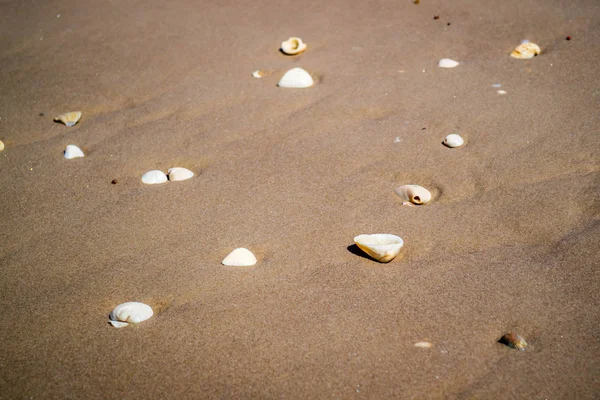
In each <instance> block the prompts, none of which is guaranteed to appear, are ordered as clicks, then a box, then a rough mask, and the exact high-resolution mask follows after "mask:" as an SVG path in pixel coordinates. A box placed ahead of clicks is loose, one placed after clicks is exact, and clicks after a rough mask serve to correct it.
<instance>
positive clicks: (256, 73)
mask: <svg viewBox="0 0 600 400" xmlns="http://www.w3.org/2000/svg"><path fill="white" fill-rule="evenodd" d="M252 76H253V77H255V78H262V77H263V76H264V74H263V72H262V71H260V70H256V71H254V72H253V73H252Z"/></svg>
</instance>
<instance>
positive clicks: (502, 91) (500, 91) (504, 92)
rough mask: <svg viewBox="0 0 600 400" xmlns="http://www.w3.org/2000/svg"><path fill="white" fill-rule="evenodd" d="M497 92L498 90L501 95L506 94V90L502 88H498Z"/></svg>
mask: <svg viewBox="0 0 600 400" xmlns="http://www.w3.org/2000/svg"><path fill="white" fill-rule="evenodd" d="M497 92H498V94H499V95H503V94H506V90H502V89H500V90H497Z"/></svg>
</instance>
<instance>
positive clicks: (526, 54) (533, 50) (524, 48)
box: [510, 42, 542, 60]
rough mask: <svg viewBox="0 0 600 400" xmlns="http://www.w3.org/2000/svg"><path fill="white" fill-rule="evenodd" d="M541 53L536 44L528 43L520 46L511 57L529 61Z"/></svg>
mask: <svg viewBox="0 0 600 400" xmlns="http://www.w3.org/2000/svg"><path fill="white" fill-rule="evenodd" d="M541 52H542V50H541V49H540V46H538V45H537V44H535V43H531V42H526V43H521V44H520V45H518V46H517V48H516V49H514V50H513V51H512V53H510V56H511V57H513V58H518V59H520V60H529V59H530V58H533V57H535V56H537V55H538V54H540V53H541Z"/></svg>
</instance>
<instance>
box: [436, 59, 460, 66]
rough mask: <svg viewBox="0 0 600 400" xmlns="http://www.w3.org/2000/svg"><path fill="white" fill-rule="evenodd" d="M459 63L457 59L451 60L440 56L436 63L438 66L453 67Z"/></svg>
mask: <svg viewBox="0 0 600 400" xmlns="http://www.w3.org/2000/svg"><path fill="white" fill-rule="evenodd" d="M458 64H460V63H459V62H458V61H454V60H451V59H449V58H442V59H441V60H440V62H439V63H438V67H440V68H454V67H457V66H458Z"/></svg>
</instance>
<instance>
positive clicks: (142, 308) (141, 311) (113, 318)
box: [108, 301, 154, 328]
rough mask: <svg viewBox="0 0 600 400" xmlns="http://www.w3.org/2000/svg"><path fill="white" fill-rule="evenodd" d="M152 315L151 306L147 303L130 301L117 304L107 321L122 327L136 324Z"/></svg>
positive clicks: (116, 326)
mask: <svg viewBox="0 0 600 400" xmlns="http://www.w3.org/2000/svg"><path fill="white" fill-rule="evenodd" d="M152 315H154V311H152V307H150V306H149V305H147V304H144V303H139V302H137V301H131V302H128V303H123V304H119V305H118V306H116V307H115V308H114V309H113V310H112V312H111V313H110V315H109V316H108V319H109V322H110V324H111V325H112V326H114V327H115V328H123V327H125V326H128V325H129V324H138V323H140V322H143V321H145V320H147V319H149V318H150V317H152Z"/></svg>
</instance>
